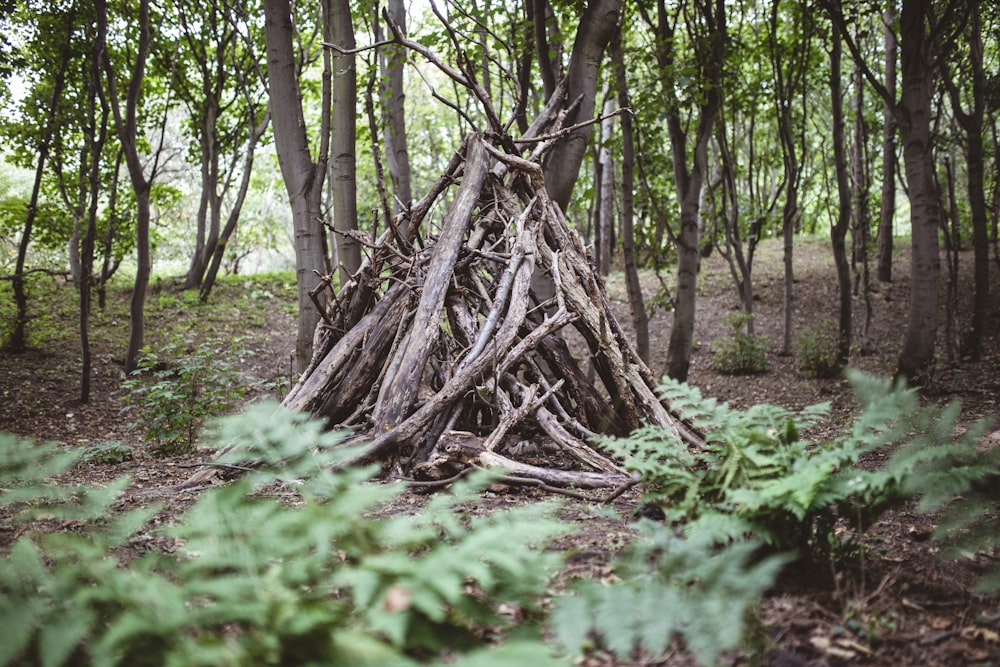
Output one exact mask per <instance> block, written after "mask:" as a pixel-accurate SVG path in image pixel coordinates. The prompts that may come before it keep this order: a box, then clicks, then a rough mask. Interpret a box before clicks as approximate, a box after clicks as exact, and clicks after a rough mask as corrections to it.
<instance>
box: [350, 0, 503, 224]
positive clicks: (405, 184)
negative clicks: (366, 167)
mask: <svg viewBox="0 0 1000 667" xmlns="http://www.w3.org/2000/svg"><path fill="white" fill-rule="evenodd" d="M339 1H340V2H342V4H343V5H344V8H345V10H346V11H347V17H348V18H350V6H349V4H350V3H348V2H347V0H339ZM387 9H388V12H389V18H390V19H392V21H393V23H395V24H396V25H397V26H399V29H400V31H401V32H402V33H403V34H404V35H405V34H406V6H405V3H404V2H403V0H389V2H388V5H387ZM351 39H352V40H353V37H352V38H351ZM484 53H485V50H484ZM379 55H380V60H381V63H382V76H383V78H384V80H385V85H384V87H383V89H382V97H383V103H384V104H385V109H386V124H385V153H386V158H387V160H388V162H389V175H390V177H391V178H392V188H393V194H394V195H395V199H396V212H397V213H399V212H400V211H401V210H405V209H406V208H408V207H409V206H410V202H411V201H412V200H413V190H412V185H411V181H412V177H411V174H410V149H409V146H408V144H407V136H406V108H405V101H406V95H405V92H404V89H403V65H404V64H405V63H406V50H405V49H404V48H403V47H402V46H390V47H388V48H386V49H383V50H382V51H380V53H379ZM352 58H353V56H352ZM353 101H354V98H353V97H352V98H351V102H352V103H353Z"/></svg>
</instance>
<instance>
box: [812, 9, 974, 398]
mask: <svg viewBox="0 0 1000 667" xmlns="http://www.w3.org/2000/svg"><path fill="white" fill-rule="evenodd" d="M962 5H963V3H960V2H959V1H958V0H950V1H949V2H947V3H933V2H931V1H930V0H908V1H907V2H904V3H903V6H902V10H901V12H900V22H899V40H898V41H899V49H900V69H901V71H902V80H901V90H900V95H899V99H898V100H897V99H896V98H894V97H893V96H891V95H890V93H889V91H888V90H887V89H886V87H885V85H883V82H882V81H881V80H880V79H879V78H878V77H876V76H875V73H874V72H873V71H872V70H871V68H870V66H869V65H868V62H867V60H866V59H865V58H864V56H863V54H862V52H861V50H860V48H859V46H858V45H857V43H856V42H855V40H854V38H853V35H852V34H851V31H850V30H849V29H848V25H847V22H846V20H845V18H844V12H843V9H842V7H841V5H840V3H839V2H838V1H837V0H832V1H829V2H828V3H827V7H828V8H829V11H830V14H831V16H832V18H833V20H834V24H835V25H836V27H837V29H838V30H839V31H840V34H841V37H842V38H843V39H844V41H845V43H846V44H847V46H848V48H849V49H850V51H851V55H852V56H853V58H854V61H855V64H856V65H857V66H858V67H859V68H861V71H862V72H863V73H864V75H865V78H866V79H867V80H868V83H869V84H870V85H871V87H872V88H873V89H874V90H875V91H876V92H877V93H878V94H879V95H880V96H881V97H882V99H883V100H884V101H885V103H886V104H888V105H889V106H890V108H891V109H892V113H893V117H894V118H895V120H896V124H897V127H898V128H899V132H900V136H901V137H902V140H903V164H904V167H905V170H906V183H907V196H908V198H909V201H910V230H911V231H910V234H911V236H910V238H911V245H910V247H911V260H910V267H911V268H910V307H909V317H908V321H907V328H906V335H905V337H904V340H903V346H902V349H901V351H900V353H899V359H898V364H897V368H896V374H897V375H898V376H902V377H905V378H907V379H908V380H910V381H912V382H915V383H917V384H920V383H923V382H925V381H926V380H927V372H928V370H929V369H930V366H931V363H932V362H933V359H934V343H935V341H936V339H937V315H938V313H937V311H938V303H939V298H938V289H939V287H940V281H941V258H940V249H939V242H938V231H939V229H940V228H941V224H942V220H941V208H940V204H939V196H938V189H937V184H936V182H935V179H934V154H933V148H934V142H933V137H932V134H931V120H932V117H933V111H932V109H931V104H932V101H933V99H934V90H935V88H934V83H935V71H936V65H935V59H936V58H937V59H940V58H942V57H944V55H945V53H943V52H940V51H939V50H938V49H939V48H940V46H941V45H942V44H944V43H947V41H946V40H944V41H943V40H941V35H940V32H939V31H940V26H951V25H952V19H953V18H954V15H955V12H956V11H957V10H958V9H959V7H960V6H962Z"/></svg>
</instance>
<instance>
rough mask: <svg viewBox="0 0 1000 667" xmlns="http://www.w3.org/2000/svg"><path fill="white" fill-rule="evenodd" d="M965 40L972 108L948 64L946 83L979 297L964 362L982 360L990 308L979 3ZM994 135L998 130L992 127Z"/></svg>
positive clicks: (964, 341) (970, 4) (963, 347)
mask: <svg viewBox="0 0 1000 667" xmlns="http://www.w3.org/2000/svg"><path fill="white" fill-rule="evenodd" d="M967 7H968V12H969V14H968V24H967V30H966V33H965V34H966V39H967V42H968V47H969V54H968V55H969V70H970V73H971V78H972V81H971V84H972V90H971V95H968V96H967V97H966V98H965V99H967V100H968V101H969V103H970V104H971V107H970V108H968V109H966V108H964V107H963V104H962V99H963V96H962V94H961V92H960V91H959V88H958V84H957V83H956V82H955V81H954V79H953V78H952V75H951V72H950V71H948V68H947V65H944V64H942V66H943V68H944V70H945V71H944V72H943V74H944V77H943V78H944V82H945V86H946V87H947V89H948V93H949V96H950V98H951V106H952V109H953V110H954V113H955V117H956V119H957V120H958V122H959V124H960V125H961V126H962V129H963V130H964V133H965V161H966V179H967V192H968V196H969V213H970V217H971V218H972V249H973V274H974V276H975V287H976V294H975V298H974V300H973V305H972V322H971V323H970V326H969V328H968V330H967V331H966V332H965V334H964V335H963V337H962V342H961V349H960V354H961V357H962V358H963V359H970V360H972V361H977V360H978V359H979V356H980V353H981V348H982V339H983V334H984V328H985V326H986V313H987V310H988V308H989V291H990V258H989V238H988V237H989V222H988V219H987V207H986V189H985V184H984V181H985V167H984V153H985V150H984V147H983V129H984V128H983V125H984V118H985V113H986V108H985V107H986V97H987V91H986V72H985V70H984V66H983V26H982V15H981V9H980V4H979V3H978V2H974V1H972V0H970V1H969V2H968V3H967ZM993 130H994V132H995V131H996V128H995V126H994V128H993Z"/></svg>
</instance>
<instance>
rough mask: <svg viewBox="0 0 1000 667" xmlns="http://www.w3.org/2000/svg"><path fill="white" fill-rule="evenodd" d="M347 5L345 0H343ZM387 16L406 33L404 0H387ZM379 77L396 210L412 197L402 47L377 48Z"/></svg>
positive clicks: (387, 153)
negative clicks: (382, 81)
mask: <svg viewBox="0 0 1000 667" xmlns="http://www.w3.org/2000/svg"><path fill="white" fill-rule="evenodd" d="M343 2H344V5H345V6H347V5H348V3H347V2H346V0H343ZM387 9H388V12H389V18H390V19H391V20H392V22H393V23H395V24H396V25H397V26H399V29H400V31H401V32H402V33H403V34H404V35H405V34H406V6H405V4H404V2H403V0H389V2H388V5H387ZM379 55H380V61H381V63H382V76H383V78H384V80H385V85H384V86H383V88H382V100H383V104H384V105H385V115H386V123H385V133H384V136H385V153H386V158H387V159H388V162H389V175H390V177H391V178H392V189H393V194H394V195H395V199H396V205H395V210H396V213H399V212H400V211H403V210H405V209H407V208H409V206H410V203H411V201H412V200H413V190H412V183H411V181H412V177H411V173H410V149H409V145H408V143H407V136H406V93H405V90H404V88H403V65H404V64H405V63H406V50H405V49H404V48H403V47H402V46H389V47H387V48H385V49H384V50H382V51H380V53H379Z"/></svg>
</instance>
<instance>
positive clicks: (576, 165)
mask: <svg viewBox="0 0 1000 667" xmlns="http://www.w3.org/2000/svg"><path fill="white" fill-rule="evenodd" d="M537 1H539V0H536V2H537ZM621 4H622V3H621V0H593V1H592V2H589V3H588V4H587V7H586V9H584V11H583V15H582V16H581V17H580V25H579V27H578V28H577V32H576V40H575V41H574V43H573V52H572V54H571V55H570V60H569V67H568V68H567V70H566V79H567V87H566V101H567V104H575V103H576V101H577V99H578V98H579V104H578V105H577V106H576V107H575V111H573V112H572V113H570V114H569V115H568V117H567V118H566V124H568V125H572V124H574V123H579V122H582V121H588V120H590V119H591V118H593V116H594V111H595V109H596V105H597V101H596V100H597V80H598V74H599V71H600V66H601V60H602V59H603V56H604V49H605V48H606V47H607V45H608V43H609V42H610V41H611V37H612V35H614V32H615V29H616V26H617V24H618V14H619V12H620V11H621ZM593 131H594V128H593V125H591V124H587V125H585V126H583V127H579V128H577V129H576V130H574V131H573V132H571V133H570V135H569V136H568V137H566V138H564V139H563V140H562V141H561V142H560V143H559V145H558V146H556V148H555V149H554V150H553V151H552V153H551V154H550V155H548V156H547V159H546V163H545V183H546V187H547V188H548V190H549V195H550V196H551V197H552V200H553V201H555V202H556V203H557V204H559V206H560V207H561V208H562V209H563V211H566V210H568V206H569V200H570V197H571V196H572V194H573V186H574V185H575V184H576V179H577V176H578V175H579V173H580V165H581V164H583V158H584V155H586V153H587V143H588V141H589V139H590V135H591V134H592V133H593Z"/></svg>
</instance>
